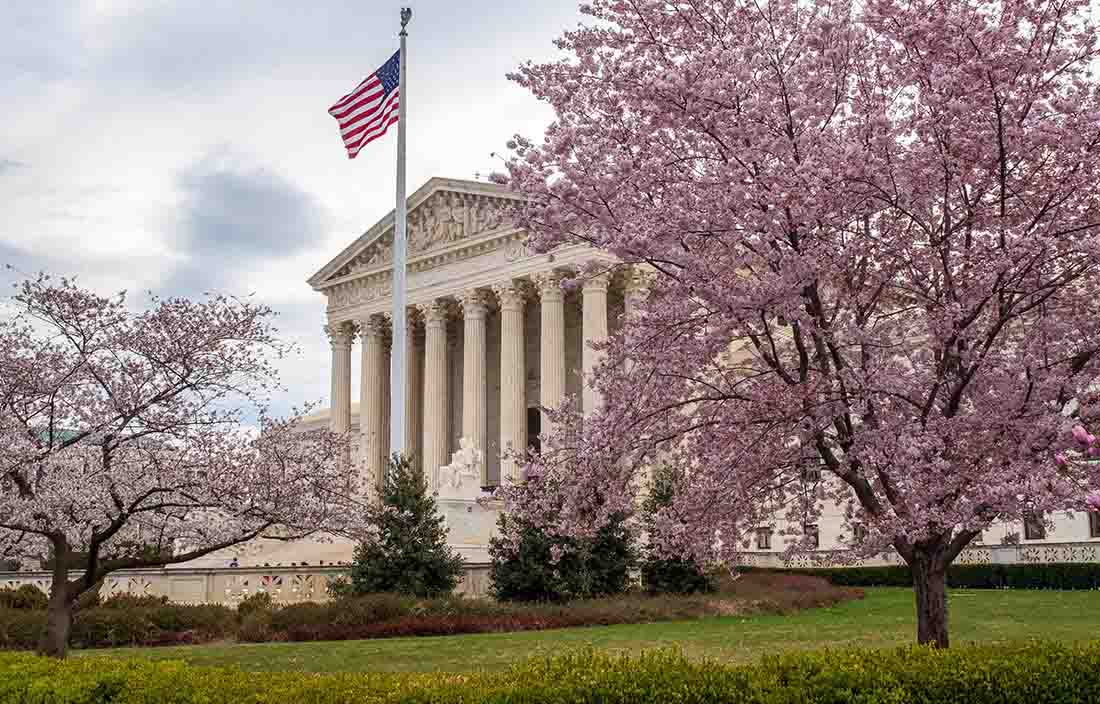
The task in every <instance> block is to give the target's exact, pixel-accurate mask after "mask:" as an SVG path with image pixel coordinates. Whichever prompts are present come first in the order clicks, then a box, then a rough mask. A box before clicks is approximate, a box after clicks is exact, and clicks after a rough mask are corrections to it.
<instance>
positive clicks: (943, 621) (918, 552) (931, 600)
mask: <svg viewBox="0 0 1100 704" xmlns="http://www.w3.org/2000/svg"><path fill="white" fill-rule="evenodd" d="M909 568H910V569H911V570H912V572H913V592H914V594H915V595H916V601H917V642H918V643H920V644H921V645H932V646H934V647H936V648H946V647H948V645H949V644H950V641H949V639H948V636H947V561H946V560H945V559H943V556H942V555H939V554H936V553H934V552H930V551H927V550H925V549H922V548H917V549H915V550H914V551H913V559H912V560H911V561H910V562H909Z"/></svg>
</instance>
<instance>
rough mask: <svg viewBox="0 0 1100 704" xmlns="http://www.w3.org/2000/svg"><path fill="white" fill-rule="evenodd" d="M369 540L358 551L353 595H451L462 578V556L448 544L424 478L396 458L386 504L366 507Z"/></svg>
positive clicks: (384, 487)
mask: <svg viewBox="0 0 1100 704" xmlns="http://www.w3.org/2000/svg"><path fill="white" fill-rule="evenodd" d="M366 523H367V524H368V526H369V527H370V537H369V538H367V539H365V540H364V541H363V542H362V543H360V544H359V547H358V548H356V550H355V562H354V563H353V565H352V568H351V592H352V593H353V594H370V593H375V592H397V593H401V594H412V595H415V596H421V597H431V596H440V595H444V594H449V593H450V592H451V591H452V590H453V589H454V588H455V586H457V585H458V581H459V577H460V576H461V574H462V570H463V564H462V558H461V556H459V555H457V554H456V553H454V552H453V551H452V550H451V549H450V548H449V547H448V546H447V528H446V526H445V525H444V520H443V516H441V515H439V513H438V511H437V510H436V503H435V498H434V497H433V496H432V495H431V494H429V493H428V485H427V480H426V479H425V478H424V474H423V473H422V472H420V471H418V470H416V469H414V468H413V467H412V465H411V463H410V462H409V459H408V458H407V457H405V456H403V455H398V454H394V455H393V457H392V458H390V461H389V467H388V471H387V472H386V477H385V480H384V481H383V484H382V495H381V500H380V501H378V502H375V503H374V504H372V505H371V506H370V507H368V508H367V516H366Z"/></svg>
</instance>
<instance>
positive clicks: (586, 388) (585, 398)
mask: <svg viewBox="0 0 1100 704" xmlns="http://www.w3.org/2000/svg"><path fill="white" fill-rule="evenodd" d="M608 283H609V277H608V275H607V274H597V275H595V276H591V277H589V278H587V279H585V282H584V285H583V287H582V288H581V295H582V298H583V304H582V305H583V308H584V310H583V316H584V317H583V320H582V323H581V326H582V333H583V336H584V347H583V350H582V351H581V368H582V371H583V373H584V379H583V380H582V385H581V388H582V391H581V399H582V407H581V409H582V411H583V412H584V415H586V416H587V415H588V414H590V413H592V412H593V411H595V410H596V408H597V407H598V406H599V405H600V403H601V400H600V394H599V393H598V392H597V391H596V390H595V389H593V388H591V386H590V385H589V380H590V377H591V375H592V372H593V370H595V368H596V367H597V366H599V364H600V362H601V361H603V358H604V352H603V351H602V350H601V351H597V350H594V349H592V348H591V346H590V345H589V343H592V342H605V341H606V340H607V286H608Z"/></svg>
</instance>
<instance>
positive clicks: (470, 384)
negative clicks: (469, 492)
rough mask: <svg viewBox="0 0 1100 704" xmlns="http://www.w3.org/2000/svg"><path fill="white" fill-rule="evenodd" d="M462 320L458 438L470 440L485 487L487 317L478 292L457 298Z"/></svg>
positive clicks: (487, 480) (484, 304)
mask: <svg viewBox="0 0 1100 704" xmlns="http://www.w3.org/2000/svg"><path fill="white" fill-rule="evenodd" d="M460 300H461V303H462V316H463V340H462V349H463V357H462V437H464V438H467V439H469V440H471V441H472V442H473V443H474V447H475V448H477V449H478V450H479V451H480V452H481V453H482V462H481V485H482V486H486V485H487V484H488V483H489V476H488V474H487V472H488V463H486V462H485V458H484V454H485V452H487V450H488V448H489V435H488V432H489V421H488V410H489V404H488V384H487V383H486V374H485V317H486V314H487V313H488V306H487V305H486V301H485V297H484V295H483V294H482V293H481V292H480V291H476V290H474V291H467V292H466V293H464V294H462V296H461V299H460Z"/></svg>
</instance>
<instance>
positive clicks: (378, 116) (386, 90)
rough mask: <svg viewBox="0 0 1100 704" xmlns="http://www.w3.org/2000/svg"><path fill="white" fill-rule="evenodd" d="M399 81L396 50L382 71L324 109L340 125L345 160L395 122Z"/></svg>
mask: <svg viewBox="0 0 1100 704" xmlns="http://www.w3.org/2000/svg"><path fill="white" fill-rule="evenodd" d="M400 82H401V52H400V51H396V52H394V54H393V56H391V57H390V60H389V61H387V62H386V63H384V64H382V68H380V69H378V70H377V71H375V72H374V73H372V74H371V75H369V76H367V77H366V78H364V79H363V82H362V83H360V84H359V85H358V86H356V87H355V90H353V91H352V92H350V93H348V94H347V95H345V96H344V97H343V98H340V100H338V101H336V104H335V105H333V106H332V107H331V108H329V109H328V114H329V115H332V116H333V117H335V118H336V121H337V122H339V123H340V137H341V138H342V139H343V140H344V147H345V148H346V149H347V150H348V158H349V159H354V158H355V156H356V155H357V154H358V153H359V150H360V149H362V148H363V147H364V146H366V145H367V144H370V143H371V142H373V141H374V140H376V139H378V138H379V137H381V136H382V135H384V134H386V130H388V129H389V127H390V125H392V124H394V123H395V122H397V118H398V117H399V114H398V113H399V112H400V111H399V110H398V103H399V100H398V93H399V91H398V89H397V88H398V85H399V84H400Z"/></svg>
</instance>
